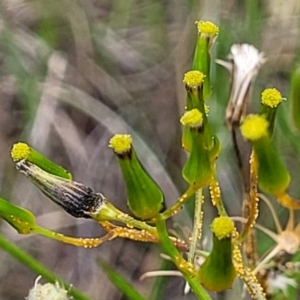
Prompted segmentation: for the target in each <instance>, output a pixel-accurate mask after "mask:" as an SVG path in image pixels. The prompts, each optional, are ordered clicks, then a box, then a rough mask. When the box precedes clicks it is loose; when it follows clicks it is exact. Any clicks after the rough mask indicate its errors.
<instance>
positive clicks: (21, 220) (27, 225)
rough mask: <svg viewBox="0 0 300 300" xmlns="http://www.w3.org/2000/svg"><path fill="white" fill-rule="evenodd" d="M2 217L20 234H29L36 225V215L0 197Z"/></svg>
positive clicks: (0, 213)
mask: <svg viewBox="0 0 300 300" xmlns="http://www.w3.org/2000/svg"><path fill="white" fill-rule="evenodd" d="M0 218H2V219H4V220H5V221H6V222H7V223H9V224H10V225H11V226H12V227H13V228H15V229H16V230H17V231H18V233H20V234H29V233H30V232H31V231H32V229H33V228H34V227H35V226H36V223H35V217H34V215H33V214H32V213H31V212H30V211H29V210H27V209H24V208H21V207H19V206H16V205H13V204H12V203H10V202H8V201H6V200H4V199H2V198H0Z"/></svg>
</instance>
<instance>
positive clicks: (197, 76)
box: [183, 70, 205, 88]
mask: <svg viewBox="0 0 300 300" xmlns="http://www.w3.org/2000/svg"><path fill="white" fill-rule="evenodd" d="M204 78H205V75H204V74H203V73H202V72H200V71H196V70H194V71H189V72H187V73H185V74H184V78H183V82H184V83H185V84H186V85H187V86H189V87H191V88H193V87H197V86H200V85H201V84H202V83H203V81H204Z"/></svg>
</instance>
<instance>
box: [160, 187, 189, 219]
mask: <svg viewBox="0 0 300 300" xmlns="http://www.w3.org/2000/svg"><path fill="white" fill-rule="evenodd" d="M194 193H195V190H194V187H193V186H192V185H190V186H189V187H188V189H187V190H186V191H185V192H184V193H183V194H182V195H181V196H180V197H179V198H178V199H177V201H176V202H175V203H174V204H173V205H172V206H171V207H170V208H168V209H167V210H166V211H165V212H163V213H162V214H161V217H162V219H163V220H166V219H168V218H170V217H171V216H173V215H175V214H177V213H178V211H179V210H180V209H181V207H182V205H183V204H184V203H185V202H186V201H187V200H188V199H189V198H190V197H191V196H192V195H193V194H194Z"/></svg>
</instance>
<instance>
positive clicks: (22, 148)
mask: <svg viewBox="0 0 300 300" xmlns="http://www.w3.org/2000/svg"><path fill="white" fill-rule="evenodd" d="M11 157H12V159H13V161H14V162H18V161H21V160H24V159H25V160H27V161H29V162H31V163H33V164H35V165H36V166H38V167H40V168H41V169H43V170H44V171H46V172H48V173H50V174H53V175H56V176H59V177H62V178H66V179H72V174H71V173H69V172H68V171H67V170H65V169H64V168H63V167H61V166H59V165H57V164H55V163H54V162H52V161H51V160H49V159H48V158H46V157H44V156H43V155H42V154H41V153H39V152H38V151H36V150H34V149H33V148H30V147H29V146H28V145H27V144H25V143H16V144H14V145H13V147H12V150H11Z"/></svg>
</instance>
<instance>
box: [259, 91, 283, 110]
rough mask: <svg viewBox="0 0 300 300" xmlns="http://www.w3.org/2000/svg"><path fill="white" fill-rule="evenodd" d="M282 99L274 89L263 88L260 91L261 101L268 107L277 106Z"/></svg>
mask: <svg viewBox="0 0 300 300" xmlns="http://www.w3.org/2000/svg"><path fill="white" fill-rule="evenodd" d="M281 101H282V96H281V93H280V92H279V91H278V90H276V89H265V90H264V91H263V92H262V93H261V103H262V104H264V105H267V106H270V107H277V106H278V105H279V104H280V103H281Z"/></svg>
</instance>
